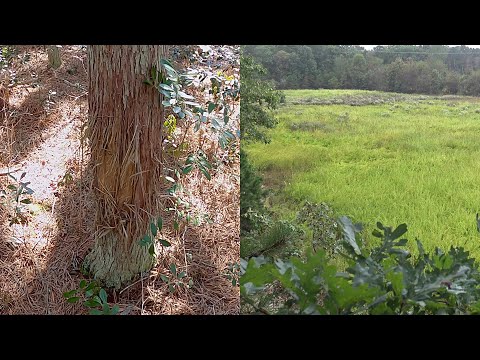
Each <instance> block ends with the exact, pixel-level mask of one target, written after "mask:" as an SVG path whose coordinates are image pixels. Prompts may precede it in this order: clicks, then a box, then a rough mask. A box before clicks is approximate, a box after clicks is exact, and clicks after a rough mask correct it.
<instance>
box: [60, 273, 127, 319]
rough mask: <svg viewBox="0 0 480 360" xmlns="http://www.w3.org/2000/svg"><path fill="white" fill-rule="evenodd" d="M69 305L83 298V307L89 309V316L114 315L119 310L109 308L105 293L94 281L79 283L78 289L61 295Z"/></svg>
mask: <svg viewBox="0 0 480 360" xmlns="http://www.w3.org/2000/svg"><path fill="white" fill-rule="evenodd" d="M63 297H64V298H65V299H66V301H67V302H69V303H76V302H78V301H80V300H81V299H82V298H83V305H84V306H86V307H87V308H89V309H90V311H89V313H90V315H116V314H117V313H118V311H119V310H120V309H119V307H118V305H114V306H113V307H110V305H109V304H108V301H107V292H106V291H105V289H103V288H101V287H100V286H99V285H98V284H97V283H96V282H95V281H91V282H90V283H87V281H86V280H82V281H80V284H79V286H78V289H73V290H70V291H67V292H65V293H63Z"/></svg>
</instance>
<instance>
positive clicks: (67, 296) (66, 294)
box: [63, 289, 77, 298]
mask: <svg viewBox="0 0 480 360" xmlns="http://www.w3.org/2000/svg"><path fill="white" fill-rule="evenodd" d="M76 293H77V290H76V289H73V290H70V291H67V292H64V293H63V297H64V298H69V297H72V295H75V294H76Z"/></svg>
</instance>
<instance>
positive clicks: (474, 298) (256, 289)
mask: <svg viewBox="0 0 480 360" xmlns="http://www.w3.org/2000/svg"><path fill="white" fill-rule="evenodd" d="M339 222H340V223H341V224H342V231H343V245H344V248H345V250H346V252H345V253H343V254H342V255H343V256H344V257H345V258H346V260H347V262H348V265H349V266H348V268H347V269H346V271H339V270H338V269H337V267H336V266H335V265H332V264H331V262H329V260H328V259H327V257H326V254H325V251H323V250H318V251H317V252H316V253H314V252H310V253H309V254H308V255H307V258H306V260H305V261H302V260H301V259H300V258H298V257H295V256H293V257H291V258H290V260H288V261H283V260H280V259H277V260H275V261H274V262H271V261H268V260H267V259H266V258H265V257H263V256H260V257H255V258H251V259H250V260H249V261H248V262H247V261H246V260H244V259H242V261H241V270H240V271H241V279H240V284H241V286H240V290H241V300H242V303H243V304H248V306H250V307H251V308H253V309H254V310H253V312H259V313H263V314H273V313H276V314H278V313H287V314H398V315H403V314H478V313H480V301H479V299H480V291H479V280H480V277H479V272H478V269H477V266H476V264H475V260H474V259H473V258H472V257H470V256H469V253H468V252H467V251H465V250H464V249H463V248H461V247H460V248H454V247H451V248H450V250H449V251H448V252H447V253H444V252H443V251H442V250H440V249H438V248H437V249H435V251H434V252H433V253H432V254H427V253H426V252H425V251H424V249H423V247H422V244H421V243H420V241H418V240H417V246H418V251H419V256H418V257H416V258H414V257H412V256H411V254H410V252H409V251H407V250H405V249H404V247H405V245H406V244H407V239H404V238H401V237H402V236H403V235H404V234H405V233H406V231H407V226H406V225H405V224H401V225H399V226H398V227H397V228H396V229H394V230H392V228H391V227H386V226H383V225H382V224H381V223H377V227H378V229H376V230H374V231H373V235H374V236H375V237H378V238H380V240H381V242H380V244H379V245H378V246H376V247H374V248H373V249H371V250H370V251H367V250H366V249H365V248H364V247H363V246H362V243H361V242H360V241H359V239H358V237H359V236H358V234H359V232H360V228H359V227H358V226H357V225H353V223H352V222H351V220H350V219H349V218H347V217H345V216H344V217H342V218H340V220H339ZM272 286H280V288H281V290H280V291H278V294H282V295H281V297H280V298H279V297H276V298H275V296H274V294H272V293H271V292H270V293H269V294H268V296H270V298H269V301H268V303H266V302H265V299H264V295H263V290H264V289H265V288H269V287H272ZM285 294H287V296H286V297H285ZM265 296H266V295H265ZM279 299H280V301H281V304H280V305H278V301H279Z"/></svg>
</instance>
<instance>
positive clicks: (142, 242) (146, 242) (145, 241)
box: [140, 235, 152, 246]
mask: <svg viewBox="0 0 480 360" xmlns="http://www.w3.org/2000/svg"><path fill="white" fill-rule="evenodd" d="M151 243H152V238H151V237H150V235H144V236H143V238H142V239H141V240H140V245H141V246H148V245H150V244H151Z"/></svg>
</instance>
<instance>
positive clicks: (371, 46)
mask: <svg viewBox="0 0 480 360" xmlns="http://www.w3.org/2000/svg"><path fill="white" fill-rule="evenodd" d="M360 46H363V47H364V48H365V49H367V50H372V49H373V48H374V47H375V46H377V45H360ZM448 46H460V45H448ZM465 46H468V47H470V48H480V45H465Z"/></svg>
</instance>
